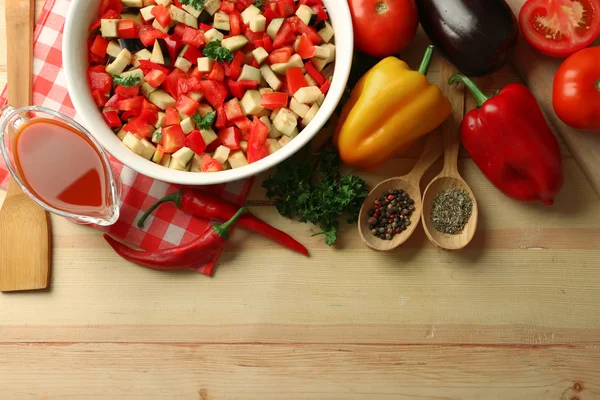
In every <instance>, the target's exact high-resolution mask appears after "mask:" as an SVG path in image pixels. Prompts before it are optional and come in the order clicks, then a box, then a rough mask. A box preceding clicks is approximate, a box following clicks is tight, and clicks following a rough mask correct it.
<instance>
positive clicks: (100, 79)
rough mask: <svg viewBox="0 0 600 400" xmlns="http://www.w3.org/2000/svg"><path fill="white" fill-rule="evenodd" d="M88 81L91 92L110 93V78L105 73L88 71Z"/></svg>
mask: <svg viewBox="0 0 600 400" xmlns="http://www.w3.org/2000/svg"><path fill="white" fill-rule="evenodd" d="M88 80H89V82H90V87H91V88H92V91H94V90H99V91H100V92H101V93H110V90H111V89H112V78H111V76H110V75H109V74H107V73H106V72H95V71H88Z"/></svg>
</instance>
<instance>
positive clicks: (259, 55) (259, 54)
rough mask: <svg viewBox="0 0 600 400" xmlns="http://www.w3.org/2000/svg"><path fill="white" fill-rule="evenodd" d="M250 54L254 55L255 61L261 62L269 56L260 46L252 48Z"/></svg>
mask: <svg viewBox="0 0 600 400" xmlns="http://www.w3.org/2000/svg"><path fill="white" fill-rule="evenodd" d="M252 56H254V59H255V60H256V62H257V63H259V64H262V63H263V62H264V61H265V60H266V59H267V58H268V57H269V53H267V51H266V50H265V48H264V47H262V46H261V47H257V48H256V49H254V50H252Z"/></svg>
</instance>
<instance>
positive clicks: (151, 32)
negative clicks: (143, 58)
mask: <svg viewBox="0 0 600 400" xmlns="http://www.w3.org/2000/svg"><path fill="white" fill-rule="evenodd" d="M138 36H139V38H140V41H141V42H142V43H143V44H144V46H146V47H149V46H152V45H154V42H155V41H156V39H158V38H165V37H167V34H166V33H163V32H161V31H159V30H158V29H154V28H153V27H152V26H150V25H141V26H140V27H139V32H138ZM148 62H150V61H148Z"/></svg>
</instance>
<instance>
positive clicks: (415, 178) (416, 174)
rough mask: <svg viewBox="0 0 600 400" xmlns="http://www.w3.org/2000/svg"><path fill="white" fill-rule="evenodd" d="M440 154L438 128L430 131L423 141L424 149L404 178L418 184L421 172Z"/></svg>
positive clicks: (423, 172)
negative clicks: (425, 140)
mask: <svg viewBox="0 0 600 400" xmlns="http://www.w3.org/2000/svg"><path fill="white" fill-rule="evenodd" d="M441 155H442V135H441V133H440V131H439V129H436V130H434V131H433V132H431V133H430V134H429V136H428V138H427V142H426V143H425V149H424V150H423V153H422V154H421V157H419V161H417V164H416V165H415V166H414V168H413V169H412V170H411V171H410V172H409V173H408V175H407V176H406V179H407V180H408V181H411V182H413V183H414V184H415V185H416V186H418V184H419V182H420V181H421V178H422V177H423V174H425V172H426V171H427V170H428V169H429V167H431V166H432V165H433V163H434V162H436V160H437V159H438V158H440V156H441Z"/></svg>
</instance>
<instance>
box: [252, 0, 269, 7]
mask: <svg viewBox="0 0 600 400" xmlns="http://www.w3.org/2000/svg"><path fill="white" fill-rule="evenodd" d="M265 3H266V1H265V0H255V1H254V7H258V8H260V7H262V6H264V5H265Z"/></svg>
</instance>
